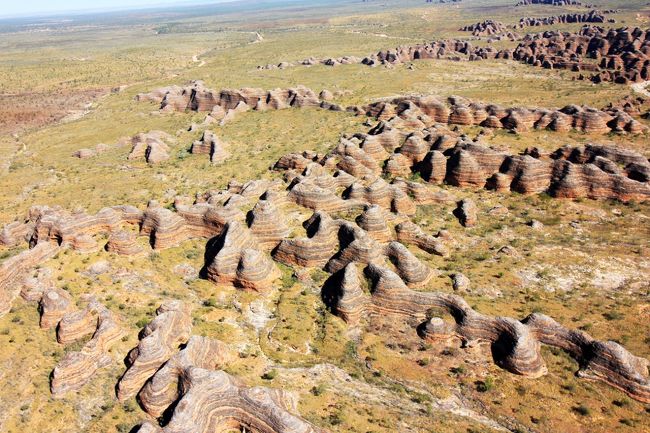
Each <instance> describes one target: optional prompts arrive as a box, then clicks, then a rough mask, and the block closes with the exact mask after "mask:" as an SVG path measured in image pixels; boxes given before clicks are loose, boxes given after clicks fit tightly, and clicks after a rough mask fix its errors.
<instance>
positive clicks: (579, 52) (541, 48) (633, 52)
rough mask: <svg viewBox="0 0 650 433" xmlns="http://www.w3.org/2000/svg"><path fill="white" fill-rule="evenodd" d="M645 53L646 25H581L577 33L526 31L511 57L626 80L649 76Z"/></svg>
mask: <svg viewBox="0 0 650 433" xmlns="http://www.w3.org/2000/svg"><path fill="white" fill-rule="evenodd" d="M649 53H650V29H646V30H643V29H640V28H633V29H632V28H628V27H624V28H619V29H609V30H608V29H605V28H602V27H595V26H585V27H583V28H582V29H581V30H580V31H579V32H577V33H562V32H554V31H553V32H551V31H548V32H544V33H539V34H530V35H527V36H526V37H525V38H524V40H523V41H522V42H521V43H520V44H519V45H518V46H517V48H516V49H515V50H514V51H513V52H512V58H513V59H515V60H519V61H521V62H525V63H528V64H530V65H533V66H540V67H544V68H548V69H569V70H573V71H576V72H582V71H584V72H588V73H590V74H591V75H588V76H587V77H586V78H589V79H591V80H592V81H594V82H596V83H599V82H602V81H613V82H615V83H621V84H626V83H629V82H640V81H644V80H648V79H650V57H649V56H650V54H649ZM587 59H594V60H595V63H594V62H589V61H587ZM583 78H585V77H583Z"/></svg>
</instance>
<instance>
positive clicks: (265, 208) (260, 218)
mask: <svg viewBox="0 0 650 433" xmlns="http://www.w3.org/2000/svg"><path fill="white" fill-rule="evenodd" d="M248 226H249V228H250V231H251V233H252V234H253V236H255V238H256V239H257V241H258V242H257V245H258V247H259V248H260V249H262V250H265V251H271V250H273V249H274V248H275V247H276V246H277V245H278V244H279V243H280V242H281V241H282V240H283V239H284V238H286V237H287V236H289V233H290V230H289V227H287V225H286V222H285V219H284V218H283V216H282V215H281V214H280V212H279V211H278V208H277V206H276V205H275V204H274V203H273V202H272V201H270V200H260V201H258V202H257V204H256V205H255V207H254V208H253V210H252V211H250V213H249V215H248Z"/></svg>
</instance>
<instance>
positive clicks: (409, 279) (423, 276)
mask: <svg viewBox="0 0 650 433" xmlns="http://www.w3.org/2000/svg"><path fill="white" fill-rule="evenodd" d="M385 254H386V256H387V257H388V259H389V260H390V261H391V262H392V263H393V265H394V266H395V269H396V270H397V274H398V275H399V276H400V277H401V278H402V280H403V281H404V282H405V283H406V285H407V286H409V287H419V286H424V285H426V284H427V283H428V282H429V280H431V277H433V275H434V273H433V270H432V269H431V268H429V267H428V266H427V265H425V264H424V263H422V262H421V261H420V260H419V259H418V258H417V257H415V255H414V254H413V253H412V252H410V251H409V249H408V248H406V247H405V246H404V245H403V244H401V243H399V242H391V243H390V244H388V247H387V248H386V251H385Z"/></svg>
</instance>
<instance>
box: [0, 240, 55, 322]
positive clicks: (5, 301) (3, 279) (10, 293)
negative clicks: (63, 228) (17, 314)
mask: <svg viewBox="0 0 650 433" xmlns="http://www.w3.org/2000/svg"><path fill="white" fill-rule="evenodd" d="M57 251H58V248H57V247H56V246H54V245H52V244H50V243H49V242H42V243H40V244H38V245H36V246H35V247H34V248H31V249H29V250H26V251H23V252H21V253H19V254H17V255H15V256H13V257H10V258H8V259H6V260H4V261H3V262H2V264H0V316H4V315H5V314H7V313H8V312H9V310H10V309H11V304H12V303H13V300H14V299H15V298H16V296H18V291H19V288H18V284H19V283H20V282H21V281H22V280H23V279H24V278H25V276H26V274H27V272H28V271H29V270H31V269H33V268H34V267H36V265H38V264H40V263H42V262H45V261H46V260H47V259H49V258H51V257H53V256H54V255H55V254H56V253H57Z"/></svg>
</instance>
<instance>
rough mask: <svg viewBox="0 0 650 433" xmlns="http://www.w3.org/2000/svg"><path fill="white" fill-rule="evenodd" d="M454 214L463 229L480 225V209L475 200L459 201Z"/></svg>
mask: <svg viewBox="0 0 650 433" xmlns="http://www.w3.org/2000/svg"><path fill="white" fill-rule="evenodd" d="M454 214H455V215H456V217H458V221H460V223H461V224H462V225H463V227H474V226H475V225H476V224H477V223H478V208H477V207H476V203H474V201H473V200H470V199H463V200H461V201H459V202H458V207H457V208H456V210H455V211H454Z"/></svg>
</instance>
